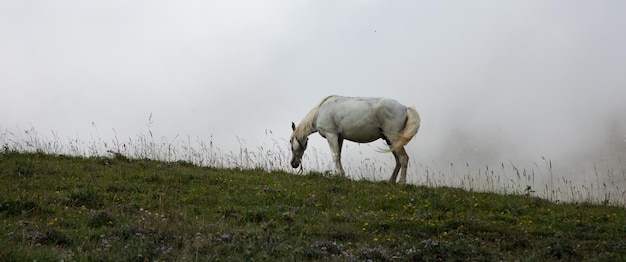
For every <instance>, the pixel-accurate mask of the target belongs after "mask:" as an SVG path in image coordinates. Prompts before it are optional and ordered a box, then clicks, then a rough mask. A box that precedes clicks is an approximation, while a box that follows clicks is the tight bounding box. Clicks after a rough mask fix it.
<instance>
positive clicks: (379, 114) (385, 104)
mask: <svg viewBox="0 0 626 262" xmlns="http://www.w3.org/2000/svg"><path fill="white" fill-rule="evenodd" d="M419 127H420V117H419V114H418V113H417V111H416V110H415V109H414V108H412V107H406V106H404V105H402V104H400V103H398V101H396V100H393V99H389V98H369V97H343V96H329V97H326V98H324V100H322V102H320V103H319V104H318V105H317V106H315V107H314V108H313V109H312V110H311V111H310V112H309V113H308V114H307V115H306V116H305V117H304V119H302V121H300V124H298V126H296V125H295V124H294V123H293V122H292V123H291V128H292V129H293V134H292V135H291V139H290V143H291V153H292V158H291V166H292V167H293V168H297V167H299V166H300V162H301V160H302V155H303V154H304V150H306V147H307V142H308V136H309V135H311V134H313V133H315V132H318V133H319V134H320V135H321V136H322V137H324V138H326V140H328V145H329V146H330V150H331V151H332V153H333V161H334V162H335V168H336V171H337V175H340V176H345V175H346V173H345V172H344V170H343V167H342V166H341V146H342V144H343V140H344V139H347V140H350V141H353V142H357V143H369V142H373V141H375V140H378V139H379V138H382V139H383V140H385V142H387V144H388V145H389V150H383V151H386V152H391V153H393V156H394V157H395V159H396V167H395V168H394V170H393V174H392V175H391V178H390V179H389V182H391V183H395V182H396V178H397V177H398V172H399V171H401V174H402V176H401V178H400V181H399V182H400V183H401V184H404V183H406V169H407V166H408V163H409V156H408V155H407V153H406V150H404V146H405V145H406V144H407V143H408V142H409V141H410V140H411V139H412V138H413V136H415V134H417V130H418V129H419Z"/></svg>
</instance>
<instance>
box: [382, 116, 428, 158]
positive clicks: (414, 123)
mask: <svg viewBox="0 0 626 262" xmlns="http://www.w3.org/2000/svg"><path fill="white" fill-rule="evenodd" d="M406 113H407V116H406V123H405V124H404V128H403V129H402V131H400V133H399V134H397V135H396V136H395V137H394V138H395V139H394V140H395V142H394V145H393V146H392V147H391V148H390V149H389V150H388V151H396V150H398V149H400V148H402V147H404V146H405V145H406V144H408V143H409V141H411V139H412V138H413V137H414V136H415V134H417V131H418V130H419V128H420V122H421V121H420V115H419V114H418V113H417V110H415V108H413V107H407V108H406Z"/></svg>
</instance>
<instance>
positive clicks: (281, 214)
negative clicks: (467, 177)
mask: <svg viewBox="0 0 626 262" xmlns="http://www.w3.org/2000/svg"><path fill="white" fill-rule="evenodd" d="M0 185H2V186H1V187H0V246H1V247H2V248H1V249H0V260H1V261H25V260H29V261H32V260H38V261H50V260H52V261H59V260H65V261H71V260H81V261H82V260H88V261H100V260H104V261H155V260H177V261H181V260H183V261H206V260H222V261H240V260H272V261H276V260H277V261H303V260H322V261H352V260H355V261H362V260H368V259H371V260H373V261H388V260H400V261H410V260H413V261H415V260H444V261H453V260H464V261H465V260H479V261H485V260H487V261H494V260H521V261H546V260H590V261H616V260H624V258H625V257H626V212H625V211H626V210H625V209H624V208H623V207H616V206H610V205H593V204H567V203H553V202H549V201H546V200H542V199H539V198H534V197H529V196H525V195H501V194H494V193H477V192H469V191H465V190H461V189H456V188H447V187H438V188H431V187H423V186H415V185H405V186H400V185H392V184H388V183H385V182H371V181H352V180H347V179H342V178H337V177H331V176H328V175H325V174H320V173H310V174H307V175H295V174H289V173H285V172H266V171H263V170H261V169H251V170H242V169H216V168H208V167H198V166H195V165H193V164H190V163H188V162H172V163H167V162H160V161H151V160H133V159H128V158H126V157H125V156H123V155H121V154H114V155H113V156H112V157H110V158H106V157H89V158H87V157H68V156H62V155H51V154H43V153H19V152H15V151H12V150H6V149H5V150H4V151H3V152H1V153H0Z"/></svg>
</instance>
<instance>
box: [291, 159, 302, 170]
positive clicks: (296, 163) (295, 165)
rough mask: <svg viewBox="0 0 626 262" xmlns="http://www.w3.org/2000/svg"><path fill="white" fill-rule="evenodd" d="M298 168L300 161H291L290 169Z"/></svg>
mask: <svg viewBox="0 0 626 262" xmlns="http://www.w3.org/2000/svg"><path fill="white" fill-rule="evenodd" d="M299 166H300V161H298V160H295V159H294V160H291V167H293V168H298V167H299Z"/></svg>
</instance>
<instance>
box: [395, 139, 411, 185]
mask: <svg viewBox="0 0 626 262" xmlns="http://www.w3.org/2000/svg"><path fill="white" fill-rule="evenodd" d="M396 154H398V160H399V161H398V162H400V175H401V177H400V181H399V183H400V184H403V185H404V184H406V169H407V167H408V166H409V155H408V154H407V153H406V150H404V147H402V148H400V149H398V151H397V153H396ZM396 165H397V164H396ZM396 168H397V167H396Z"/></svg>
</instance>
